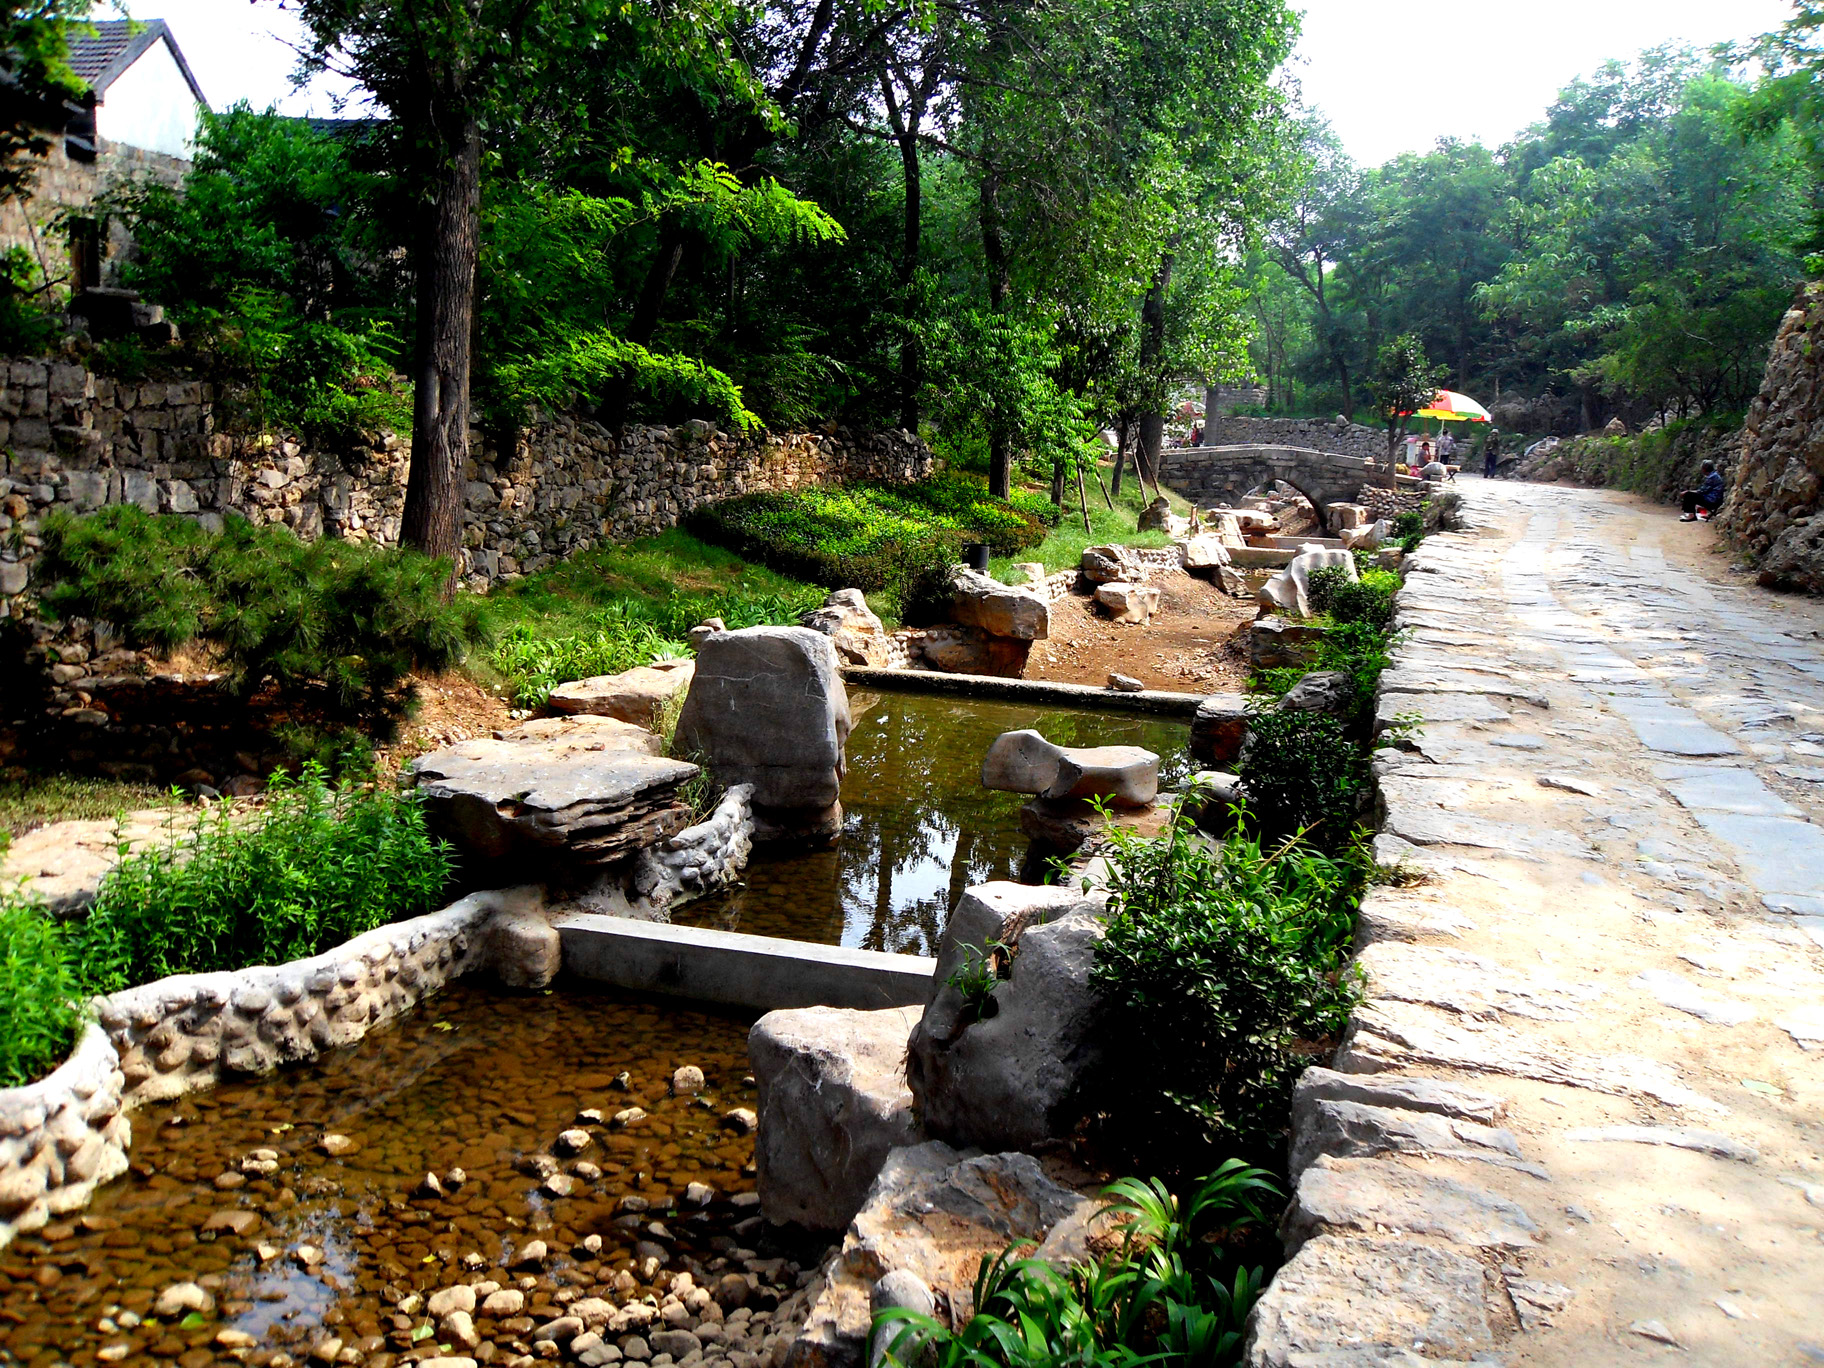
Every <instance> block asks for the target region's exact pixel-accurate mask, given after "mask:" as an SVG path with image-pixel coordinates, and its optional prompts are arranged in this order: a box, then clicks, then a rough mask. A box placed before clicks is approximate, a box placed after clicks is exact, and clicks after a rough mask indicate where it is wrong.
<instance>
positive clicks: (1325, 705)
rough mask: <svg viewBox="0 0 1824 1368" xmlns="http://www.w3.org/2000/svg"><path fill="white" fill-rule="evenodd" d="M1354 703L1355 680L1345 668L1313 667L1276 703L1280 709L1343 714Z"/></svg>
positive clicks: (1282, 710)
mask: <svg viewBox="0 0 1824 1368" xmlns="http://www.w3.org/2000/svg"><path fill="white" fill-rule="evenodd" d="M1354 703H1355V680H1354V679H1353V678H1351V677H1350V676H1349V674H1348V673H1346V672H1345V671H1343V670H1312V671H1310V672H1309V673H1307V674H1306V675H1304V676H1303V677H1302V678H1301V679H1300V680H1299V681H1298V683H1296V684H1294V685H1293V686H1292V687H1291V688H1290V689H1287V690H1286V692H1285V694H1284V696H1283V697H1281V699H1280V700H1279V702H1278V703H1277V704H1275V705H1274V706H1275V707H1277V708H1278V709H1279V711H1281V712H1317V713H1330V714H1333V715H1335V716H1341V715H1342V714H1344V713H1346V712H1348V711H1349V709H1350V708H1351V707H1352V706H1353V705H1354Z"/></svg>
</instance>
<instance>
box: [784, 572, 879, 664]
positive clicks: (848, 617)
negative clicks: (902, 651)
mask: <svg viewBox="0 0 1824 1368" xmlns="http://www.w3.org/2000/svg"><path fill="white" fill-rule="evenodd" d="M798 625H799V626H801V627H808V628H810V629H811V630H812V631H813V632H822V633H823V634H824V635H825V636H827V637H828V638H829V639H830V644H831V645H833V646H834V647H835V648H836V654H837V655H838V656H840V657H842V660H843V663H844V664H846V665H867V666H872V667H873V668H875V669H885V668H887V666H889V665H891V664H892V663H893V654H892V650H891V649H890V647H889V646H888V643H887V629H886V627H885V626H884V625H882V623H881V620H880V619H879V618H878V617H876V616H875V614H874V610H873V609H872V608H870V607H868V601H867V599H865V598H863V597H862V593H861V590H859V589H838V590H836V592H835V593H833V594H831V595H830V596H829V597H828V598H826V599H825V600H824V601H823V607H821V608H813V609H812V610H811V611H810V612H808V613H806V614H805V615H804V616H803V617H801V618H799V619H798Z"/></svg>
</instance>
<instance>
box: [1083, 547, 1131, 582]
mask: <svg viewBox="0 0 1824 1368" xmlns="http://www.w3.org/2000/svg"><path fill="white" fill-rule="evenodd" d="M1077 564H1078V568H1079V569H1080V570H1081V571H1082V572H1083V578H1084V579H1086V580H1088V581H1089V582H1090V583H1091V584H1108V583H1111V582H1113V581H1116V580H1136V581H1137V580H1141V579H1144V578H1145V572H1144V571H1143V570H1142V569H1141V568H1140V565H1139V562H1137V561H1136V560H1135V559H1134V556H1133V553H1132V552H1131V551H1129V550H1128V549H1127V548H1126V547H1125V546H1091V547H1086V548H1085V549H1084V551H1083V554H1082V556H1081V557H1079V558H1078V562H1077Z"/></svg>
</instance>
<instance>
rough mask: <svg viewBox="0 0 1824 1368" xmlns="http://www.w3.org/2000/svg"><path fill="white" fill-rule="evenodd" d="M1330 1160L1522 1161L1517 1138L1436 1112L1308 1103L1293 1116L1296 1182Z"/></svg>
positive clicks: (1316, 1100) (1330, 1101) (1337, 1102)
mask: <svg viewBox="0 0 1824 1368" xmlns="http://www.w3.org/2000/svg"><path fill="white" fill-rule="evenodd" d="M1326 1154H1327V1155H1330V1156H1331V1157H1333V1158H1370V1157H1372V1156H1374V1155H1377V1154H1432V1155H1445V1156H1449V1157H1451V1158H1459V1159H1481V1160H1490V1159H1492V1160H1494V1161H1496V1162H1501V1161H1502V1160H1517V1159H1521V1158H1522V1155H1521V1153H1520V1143H1519V1141H1517V1140H1515V1139H1514V1136H1513V1133H1512V1132H1511V1131H1507V1130H1502V1129H1500V1128H1498V1127H1495V1126H1484V1125H1482V1124H1481V1123H1480V1122H1476V1121H1459V1120H1457V1119H1456V1118H1454V1117H1448V1116H1440V1115H1438V1114H1437V1113H1435V1112H1413V1111H1404V1110H1401V1109H1398V1108H1394V1107H1373V1106H1369V1105H1367V1104H1366V1103H1362V1102H1349V1101H1344V1100H1342V1099H1335V1098H1321V1097H1307V1098H1306V1099H1305V1104H1304V1105H1303V1106H1301V1107H1296V1108H1295V1109H1294V1110H1293V1113H1292V1147H1291V1155H1290V1162H1289V1168H1290V1172H1291V1173H1292V1176H1293V1177H1295V1178H1296V1177H1297V1176H1298V1175H1299V1174H1301V1173H1303V1172H1304V1171H1305V1170H1306V1169H1307V1168H1309V1167H1310V1166H1311V1165H1312V1164H1313V1163H1314V1162H1316V1160H1317V1158H1318V1156H1320V1155H1326Z"/></svg>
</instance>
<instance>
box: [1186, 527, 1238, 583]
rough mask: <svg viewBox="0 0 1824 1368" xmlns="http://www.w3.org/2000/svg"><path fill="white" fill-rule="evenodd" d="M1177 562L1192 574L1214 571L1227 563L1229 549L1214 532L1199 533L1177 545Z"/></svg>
mask: <svg viewBox="0 0 1824 1368" xmlns="http://www.w3.org/2000/svg"><path fill="white" fill-rule="evenodd" d="M1178 562H1179V564H1180V565H1182V566H1183V567H1184V568H1185V569H1186V570H1187V571H1189V572H1190V573H1192V574H1195V573H1196V572H1197V571H1199V570H1214V569H1215V568H1216V567H1217V566H1219V565H1227V564H1228V563H1229V548H1228V547H1227V546H1226V545H1225V544H1224V543H1223V540H1222V538H1221V537H1219V536H1217V535H1216V534H1215V533H1214V532H1199V533H1197V534H1196V535H1195V536H1191V537H1187V538H1185V539H1184V540H1183V541H1181V542H1179V543H1178Z"/></svg>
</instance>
